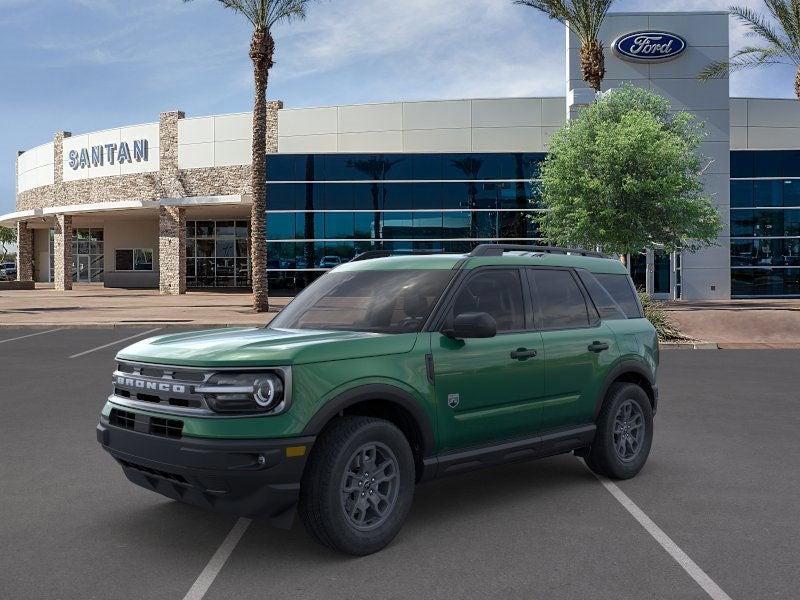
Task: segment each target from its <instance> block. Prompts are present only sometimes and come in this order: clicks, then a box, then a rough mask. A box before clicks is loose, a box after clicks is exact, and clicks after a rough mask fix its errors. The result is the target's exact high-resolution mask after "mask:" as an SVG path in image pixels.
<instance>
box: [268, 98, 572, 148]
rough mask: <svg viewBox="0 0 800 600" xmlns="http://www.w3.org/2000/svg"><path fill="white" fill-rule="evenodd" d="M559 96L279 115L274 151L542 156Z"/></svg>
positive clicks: (560, 107)
mask: <svg viewBox="0 0 800 600" xmlns="http://www.w3.org/2000/svg"><path fill="white" fill-rule="evenodd" d="M565 118H566V114H565V107H564V100H563V98H499V99H475V100H436V101H423V102H392V103H384V104H361V105H350V106H333V107H322V108H293V109H283V110H281V111H279V113H278V152H283V153H301V152H309V153H327V152H543V151H544V150H545V148H546V143H547V140H548V139H549V137H550V135H552V133H553V131H555V130H556V129H557V128H558V127H559V126H561V124H563V122H564V120H565Z"/></svg>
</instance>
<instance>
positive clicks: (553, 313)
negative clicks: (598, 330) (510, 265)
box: [528, 269, 589, 329]
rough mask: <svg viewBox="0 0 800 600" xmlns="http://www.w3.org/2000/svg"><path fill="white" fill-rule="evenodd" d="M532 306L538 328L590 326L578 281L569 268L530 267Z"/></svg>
mask: <svg viewBox="0 0 800 600" xmlns="http://www.w3.org/2000/svg"><path fill="white" fill-rule="evenodd" d="M528 272H529V273H530V275H531V279H532V283H533V287H534V290H533V297H534V298H535V300H534V309H535V310H536V312H537V315H538V317H539V323H538V326H539V328H540V329H577V328H579V327H588V326H589V312H588V309H587V307H586V300H584V298H583V294H582V293H581V290H580V288H579V287H578V283H577V282H576V281H575V279H574V278H573V277H572V274H571V273H570V272H569V271H560V270H555V269H530V270H529V271H528Z"/></svg>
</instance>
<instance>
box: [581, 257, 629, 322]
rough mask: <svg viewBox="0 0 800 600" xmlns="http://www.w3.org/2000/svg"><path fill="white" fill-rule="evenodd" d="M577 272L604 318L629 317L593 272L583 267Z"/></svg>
mask: <svg viewBox="0 0 800 600" xmlns="http://www.w3.org/2000/svg"><path fill="white" fill-rule="evenodd" d="M577 273H578V277H580V278H581V281H582V282H583V285H584V287H585V288H586V291H587V292H589V296H591V297H592V302H594V305H595V307H596V308H597V312H599V313H600V317H601V318H602V319H605V320H609V319H612V320H613V319H627V318H628V317H627V315H626V314H625V311H624V310H623V309H622V307H621V306H620V305H619V303H618V302H617V301H616V300H614V299H613V298H612V297H611V294H609V293H608V292H607V291H606V288H604V287H603V285H602V284H601V283H600V282H599V281H597V279H596V278H595V276H594V275H593V274H592V273H590V272H589V271H584V270H582V269H581V270H579V271H577Z"/></svg>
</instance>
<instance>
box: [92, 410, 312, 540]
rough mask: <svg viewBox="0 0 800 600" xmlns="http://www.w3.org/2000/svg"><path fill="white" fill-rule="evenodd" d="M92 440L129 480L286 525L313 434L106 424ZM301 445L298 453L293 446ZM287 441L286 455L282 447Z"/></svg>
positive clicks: (204, 504)
mask: <svg viewBox="0 0 800 600" xmlns="http://www.w3.org/2000/svg"><path fill="white" fill-rule="evenodd" d="M97 441H98V442H99V443H100V444H101V445H102V447H103V449H104V450H106V451H107V452H108V453H109V454H111V456H112V457H114V459H116V461H117V463H119V465H120V466H121V467H122V470H123V472H124V473H125V476H126V477H127V478H128V479H129V480H130V481H132V482H133V483H135V484H137V485H140V486H142V487H144V488H147V489H148V490H151V491H154V492H158V493H159V494H163V495H164V496H167V497H169V498H173V499H175V500H180V501H182V502H186V503H188V504H193V505H195V506H200V507H203V508H208V509H211V510H215V511H219V512H224V513H228V514H233V515H237V516H242V517H249V518H269V519H271V520H272V521H273V523H274V524H275V525H278V526H283V527H288V526H290V525H291V522H292V519H293V516H294V508H295V505H296V504H297V498H298V494H299V492H300V479H301V478H302V475H303V469H304V467H305V464H306V459H307V458H308V454H309V452H310V450H311V446H312V445H313V443H314V437H313V436H306V437H297V438H278V439H265V440H261V439H256V440H236V439H225V440H219V439H201V438H190V437H182V438H179V439H172V438H167V437H161V436H157V435H150V434H148V433H144V432H140V431H136V430H129V429H124V428H121V427H117V426H114V425H110V424H109V422H108V420H107V419H106V418H105V417H101V419H100V423H99V424H98V425H97ZM301 446H302V447H304V448H305V450H304V451H303V454H302V456H297V454H299V451H298V447H301ZM288 447H292V451H290V453H291V454H294V455H293V456H287V454H289V453H287V448H288Z"/></svg>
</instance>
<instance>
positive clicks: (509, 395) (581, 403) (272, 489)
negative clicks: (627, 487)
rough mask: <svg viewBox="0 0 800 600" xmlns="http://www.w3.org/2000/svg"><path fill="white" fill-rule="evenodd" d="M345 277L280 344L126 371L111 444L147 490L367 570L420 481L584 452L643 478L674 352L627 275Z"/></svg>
mask: <svg viewBox="0 0 800 600" xmlns="http://www.w3.org/2000/svg"><path fill="white" fill-rule="evenodd" d="M363 258H368V256H367V255H364V256H361V257H359V260H355V261H352V262H349V263H346V264H343V265H341V266H339V267H337V268H335V269H333V270H332V271H330V272H329V273H327V274H325V275H324V276H322V277H321V278H319V279H318V280H317V281H316V282H314V283H313V284H312V285H310V286H309V287H308V288H307V289H305V290H304V291H303V292H302V293H301V294H299V295H298V296H297V298H296V299H295V300H294V301H293V302H291V303H290V304H289V305H288V306H287V307H286V308H284V309H283V310H282V311H281V312H280V314H278V315H277V316H276V317H275V318H274V319H273V321H272V322H271V323H270V324H269V326H268V327H253V328H242V329H233V330H232V329H216V330H212V331H199V332H193V333H175V334H171V335H162V336H158V337H154V338H150V339H147V340H143V341H140V342H138V343H135V344H133V345H131V346H128V347H127V348H125V349H124V350H122V351H121V352H120V353H119V354H118V356H117V359H116V360H117V369H116V371H115V372H114V374H113V384H112V394H111V396H110V397H109V398H108V401H107V402H106V404H105V406H104V408H103V410H102V416H101V417H100V423H99V425H98V426H97V439H98V441H99V442H100V443H101V444H102V447H103V448H104V449H105V450H107V451H108V452H109V453H110V454H111V455H112V456H113V457H114V458H115V459H116V461H117V462H118V463H119V465H120V466H121V467H122V469H123V471H124V473H125V475H126V476H127V477H128V479H130V480H131V481H132V482H134V483H136V484H138V485H140V486H143V487H145V488H147V489H149V490H153V491H155V492H159V493H161V494H163V495H165V496H168V497H170V498H174V499H176V500H181V501H183V502H187V503H191V504H194V505H198V506H204V507H207V508H210V509H215V510H220V511H225V512H229V513H233V514H237V515H241V516H247V517H266V518H269V519H271V520H272V521H273V522H274V523H276V524H278V525H282V526H289V524H290V523H291V521H292V518H293V515H294V513H295V511H296V510H297V511H299V514H300V517H301V519H302V521H303V522H304V524H305V526H306V528H307V529H308V531H309V532H310V533H311V534H312V535H313V536H314V537H316V538H317V539H318V540H319V541H320V542H322V543H323V544H325V545H327V546H330V547H332V548H335V549H338V550H340V551H343V552H346V553H350V554H355V555H362V554H368V553H371V552H375V551H377V550H379V549H381V548H382V547H384V546H385V545H386V544H388V543H389V542H390V541H391V540H392V538H394V536H395V535H396V534H397V532H398V531H399V529H400V527H401V526H402V524H403V521H404V520H405V518H406V515H407V514H408V512H409V509H410V507H411V500H412V497H413V494H414V485H415V483H416V482H420V481H423V480H427V479H431V478H434V477H440V476H443V475H449V474H453V473H459V472H463V471H465V470H468V469H473V468H476V467H483V466H488V465H495V464H500V463H505V462H509V461H517V460H524V459H529V458H538V457H543V456H551V455H555V454H561V453H567V452H574V453H575V454H576V455H578V456H580V457H582V458H583V460H584V461H585V462H586V464H587V465H588V467H589V468H590V469H591V470H592V471H594V472H595V473H599V474H603V475H606V476H608V477H613V478H620V479H624V478H628V477H633V476H634V475H636V473H638V472H639V470H640V469H641V468H642V466H643V465H644V463H645V461H646V460H647V456H648V454H649V452H650V445H651V442H652V439H653V415H654V413H655V412H656V406H657V401H658V388H657V386H656V369H657V365H658V341H657V337H656V333H655V330H654V329H653V326H652V325H651V324H650V322H649V321H647V320H646V319H644V318H643V316H642V309H641V306H640V305H639V302H638V299H637V296H636V293H635V290H634V288H633V284H632V282H631V280H630V277H629V276H628V274H627V272H626V270H625V268H624V267H623V266H622V265H621V264H620V263H619V262H618V261H616V260H613V259H609V258H604V257H602V256H601V255H599V254H595V253H590V252H585V251H579V250H574V251H573V250H564V249H560V248H547V247H532V246H506V245H482V246H479V247H477V248H476V249H475V250H474V251H473V252H471V253H470V254H467V255H447V254H440V255H431V256H402V257H389V258H378V259H371V260H361V259H363Z"/></svg>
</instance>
